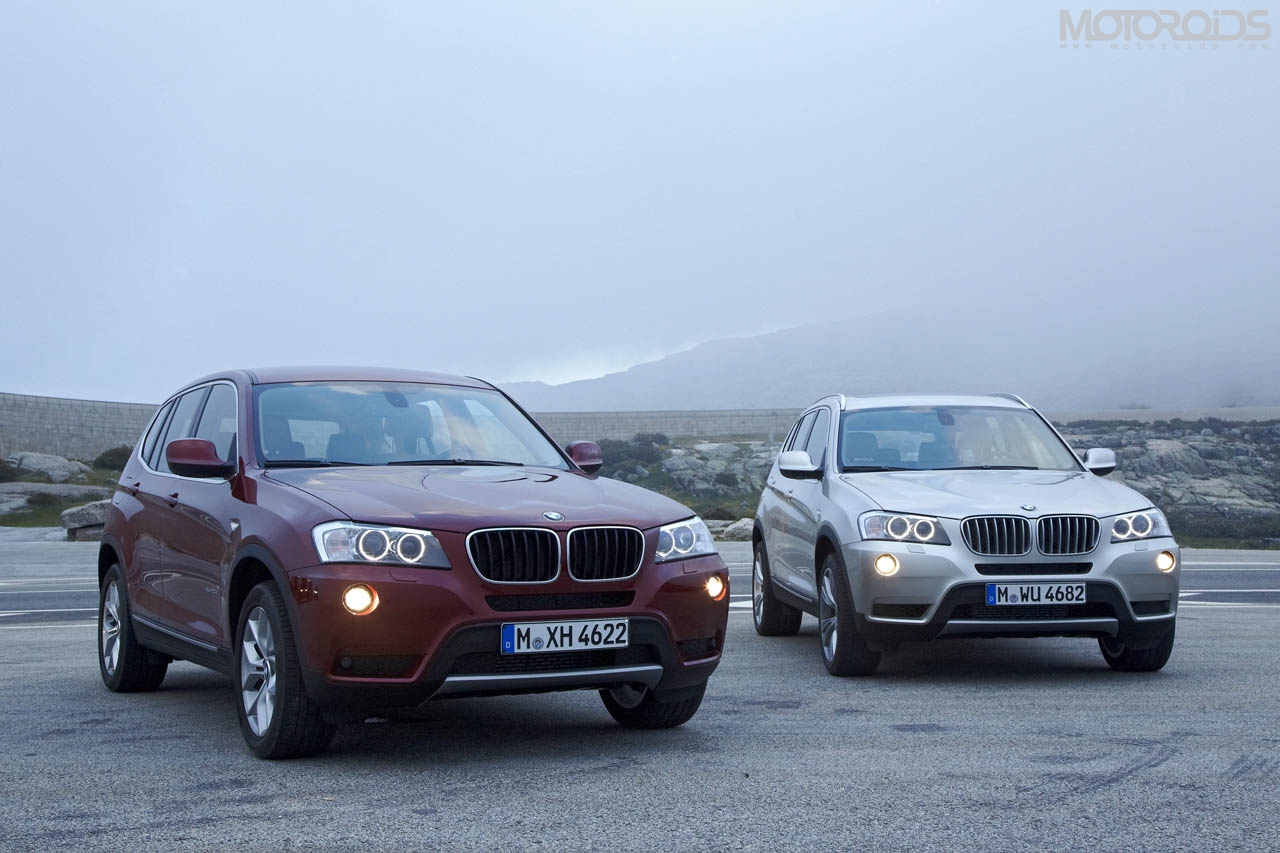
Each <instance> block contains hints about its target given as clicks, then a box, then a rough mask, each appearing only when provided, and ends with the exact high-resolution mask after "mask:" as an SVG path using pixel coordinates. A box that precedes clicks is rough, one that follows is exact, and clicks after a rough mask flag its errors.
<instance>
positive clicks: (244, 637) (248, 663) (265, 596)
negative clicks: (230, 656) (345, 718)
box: [235, 581, 337, 758]
mask: <svg viewBox="0 0 1280 853" xmlns="http://www.w3.org/2000/svg"><path fill="white" fill-rule="evenodd" d="M235 652H236V654H235V688H236V710H237V711H238V712H239V717H240V730H241V731H242V732H243V733H244V740H245V743H246V744H248V746H249V749H251V750H252V751H253V753H254V755H257V756H258V757H259V758H302V757H304V756H308V755H318V754H319V753H321V752H324V751H325V749H327V748H328V746H329V741H331V740H333V735H334V733H335V732H336V731H337V726H335V725H333V724H332V723H328V722H326V721H325V719H324V717H323V716H321V714H320V709H319V708H317V707H316V705H315V703H313V702H312V701H311V698H310V697H309V696H307V691H306V689H305V688H304V687H303V684H302V668H301V665H300V664H299V661H298V651H297V646H296V645H295V643H294V638H293V625H292V624H291V623H290V622H289V612H288V610H286V609H285V605H284V600H283V599H282V598H281V597H280V591H279V590H278V589H276V585H275V584H274V583H272V582H271V581H263V582H262V583H260V584H258V585H257V586H255V587H254V588H253V589H251V590H249V595H248V596H247V597H246V598H245V600H244V604H243V605H242V606H241V608H240V619H239V621H238V625H237V627H236V645H235Z"/></svg>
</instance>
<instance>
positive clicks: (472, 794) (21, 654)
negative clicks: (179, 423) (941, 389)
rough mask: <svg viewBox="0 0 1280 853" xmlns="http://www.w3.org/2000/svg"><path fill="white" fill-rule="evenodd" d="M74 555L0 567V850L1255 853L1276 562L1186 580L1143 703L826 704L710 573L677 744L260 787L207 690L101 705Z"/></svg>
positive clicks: (952, 681)
mask: <svg viewBox="0 0 1280 853" xmlns="http://www.w3.org/2000/svg"><path fill="white" fill-rule="evenodd" d="M94 548H95V546H94V545H92V544H79V543H30V544H14V543H7V544H5V543H0V614H3V615H0V707H2V708H3V712H4V713H3V721H4V724H3V726H0V756H3V760H0V822H2V825H3V826H4V830H3V832H0V848H3V849H32V848H39V849H47V848H54V847H66V848H76V849H95V848H108V847H120V846H124V845H128V846H129V847H131V848H139V849H173V848H191V847H226V846H230V847H233V848H239V847H249V846H254V847H258V848H268V847H288V846H317V847H325V848H329V847H346V848H368V847H374V848H406V847H421V848H444V849H456V848H494V847H510V848H530V849H563V848H584V847H595V848H606V847H608V848H616V849H672V850H688V849H695V848H705V849H727V848H735V849H739V848H747V849H760V850H775V849H791V848H801V847H804V848H813V847H817V846H819V845H824V846H827V847H830V848H837V849H875V850H884V849H951V848H961V847H963V848H966V849H982V850H1022V849H1052V850H1068V849H1090V850H1120V849H1132V848H1138V849H1150V850H1164V849H1185V850H1227V849H1248V850H1259V849H1280V797H1278V796H1277V793H1276V792H1277V790H1280V554H1278V553H1276V552H1205V551H1201V552H1192V551H1188V552H1184V556H1185V558H1186V562H1185V568H1186V572H1185V574H1184V588H1185V590H1186V592H1188V593H1190V594H1188V595H1186V596H1184V598H1183V607H1182V609H1181V611H1180V614H1179V619H1178V642H1177V646H1176V647H1175V649H1174V653H1173V658H1172V660H1171V661H1170V663H1169V665H1168V666H1167V667H1166V668H1165V669H1164V671H1162V672H1160V673H1154V674H1149V675H1124V674H1118V673H1113V672H1111V671H1110V670H1108V669H1107V667H1106V665H1105V664H1104V663H1103V661H1102V658H1101V655H1100V654H1099V653H1098V651H1097V646H1096V644H1095V643H1093V642H1092V641H1088V640H1068V639H1052V640H988V641H965V640H952V641H947V642H940V643H935V644H931V645H923V646H914V647H908V648H905V649H903V650H902V651H901V652H899V653H897V654H895V655H892V656H890V657H888V658H886V661H885V664H884V666H883V668H882V674H881V675H880V676H878V677H876V678H875V679H872V680H841V679H834V678H831V677H829V676H828V675H827V674H826V672H825V670H824V669H823V668H822V664H821V661H820V659H819V655H818V641H817V636H816V634H817V630H816V623H815V622H814V621H813V620H812V619H807V620H806V623H805V626H804V628H803V629H802V631H801V634H800V635H799V636H797V637H794V638H786V639H778V638H773V639H767V638H762V637H758V636H756V635H755V633H754V631H753V630H752V629H751V619H750V615H749V613H750V611H749V606H748V605H747V601H746V599H747V598H748V597H749V577H748V571H749V566H748V561H749V554H748V547H747V546H745V545H736V544H726V545H725V546H724V549H723V551H724V555H725V557H726V559H727V560H728V562H729V563H730V565H731V567H732V570H733V576H734V584H735V586H734V598H735V599H736V600H737V602H738V604H740V606H738V607H736V608H735V611H734V615H733V616H732V617H731V620H730V629H729V640H728V652H727V655H726V658H725V661H724V663H723V664H722V665H721V667H720V670H719V671H718V672H717V673H716V675H715V676H714V677H713V679H712V682H711V687H710V689H709V691H708V694H707V699H706V701H705V703H704V704H703V707H702V710H701V711H700V712H699V714H698V716H697V717H695V718H694V719H693V720H692V721H691V722H690V723H689V724H687V725H686V726H684V727H683V728H681V729H677V730H673V731H666V732H628V731H625V730H623V729H620V728H618V727H617V726H615V725H614V724H613V722H612V721H611V720H610V718H609V717H608V715H607V714H606V713H605V711H604V709H603V707H602V706H601V705H600V703H599V701H598V700H597V699H596V697H595V696H593V695H592V694H589V693H568V694H558V695H549V696H535V697H504V698H498V699H487V700H456V701H452V702H440V703H436V704H435V705H432V706H429V710H427V711H426V712H424V714H423V715H422V716H421V718H420V719H415V720H412V721H395V722H369V723H365V724H362V725H353V726H348V727H345V728H344V729H343V730H342V731H341V732H340V733H339V735H338V738H337V739H336V741H335V742H334V745H333V748H332V750H331V751H330V752H329V753H328V754H326V755H325V756H322V757H320V758H317V759H310V760H306V761H297V762H285V763H269V762H262V761H259V760H257V759H255V758H253V757H252V756H251V755H249V753H248V752H246V751H245V749H244V748H243V746H242V742H241V737H240V732H239V729H238V726H237V724H236V721H235V711H234V706H233V705H232V701H233V700H232V693H231V688H230V682H229V681H228V680H227V679H225V678H222V677H220V676H218V675H215V674H213V673H210V672H207V671H204V670H201V669H198V668H196V667H193V666H190V665H188V664H177V665H175V666H173V667H172V668H171V669H170V675H169V677H168V679H167V680H166V681H165V684H164V686H163V688H162V689H161V690H160V691H158V692H156V693H152V694H146V695H132V696H120V695H115V694H112V693H109V692H107V691H106V690H105V689H104V688H103V687H102V685H101V683H100V681H99V678H98V672H97V665H96V662H95V660H94V630H93V628H92V626H91V620H92V618H93V616H94V607H95V604H96V593H95V592H94V590H93V582H92V577H93V568H92V567H93V554H94Z"/></svg>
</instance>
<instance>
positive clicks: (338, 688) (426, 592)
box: [289, 555, 729, 714]
mask: <svg viewBox="0 0 1280 853" xmlns="http://www.w3.org/2000/svg"><path fill="white" fill-rule="evenodd" d="M712 575H719V576H720V577H721V578H722V579H724V580H725V582H726V583H727V582H728V577H729V575H728V571H727V569H726V568H725V565H724V562H723V561H722V560H721V559H720V557H719V556H717V555H710V556H706V557H698V558H694V559H690V560H683V561H679V562H675V563H666V564H660V565H654V564H648V563H647V564H646V565H645V566H644V567H643V568H642V570H641V571H640V573H639V574H638V575H636V576H635V577H633V578H630V579H627V580H622V581H616V582H591V583H584V582H578V581H573V580H572V579H571V578H569V577H567V575H566V574H565V573H562V574H561V577H560V578H559V579H557V580H556V581H554V582H552V583H549V584H529V585H497V584H491V583H488V582H486V581H484V580H483V579H481V578H479V577H478V576H477V575H476V574H475V573H474V572H473V571H471V569H470V567H469V566H467V567H464V568H463V569H458V568H455V569H453V570H433V569H417V568H401V567H389V566H381V565H360V564H341V563H331V564H324V565H319V566H313V567H309V568H306V569H300V570H297V571H294V572H290V573H289V579H290V589H291V592H292V597H293V601H294V604H295V608H294V610H295V612H296V614H297V615H296V621H297V629H296V631H295V637H296V642H297V644H298V651H299V655H300V657H301V658H302V674H303V679H304V682H305V684H306V687H307V693H308V695H310V696H311V697H312V699H314V700H315V701H316V702H317V703H319V704H320V705H321V706H322V707H323V708H325V709H326V710H328V711H331V712H348V713H352V714H358V713H362V712H366V711H371V710H377V709H390V708H409V707H416V706H418V705H421V704H422V703H424V702H426V701H428V700H431V699H435V698H444V697H453V696H483V695H494V694H510V693H534V692H546V691H554V690H579V689H594V688H605V687H613V686H618V685H620V684H634V683H639V684H644V685H646V686H647V687H650V688H651V689H653V690H654V691H655V692H656V693H658V694H659V695H662V696H666V697H673V698H674V697H677V696H679V695H680V694H681V692H683V691H691V690H693V689H696V688H697V687H698V686H699V685H701V684H702V683H703V682H705V681H706V680H707V678H708V677H710V675H711V673H712V672H713V671H714V670H715V668H716V667H717V666H718V665H719V662H720V655H721V651H722V649H723V647H724V636H725V626H726V624H727V622H728V610H729V596H728V594H727V591H726V594H725V595H724V596H723V597H722V598H721V600H720V601H713V600H712V599H711V598H710V596H709V595H708V594H707V591H706V582H707V580H708V579H709V578H710V577H711V576H712ZM353 583H365V584H368V585H370V586H372V587H373V588H374V589H375V590H376V591H377V593H378V599H379V603H378V606H377V609H375V610H374V611H373V612H372V613H370V614H368V615H365V616H354V615H352V614H350V613H348V612H347V611H346V610H345V609H344V608H343V607H342V604H341V595H342V593H343V591H344V590H345V589H346V588H347V587H349V586H350V585H351V584H353ZM620 618H626V619H629V620H630V639H629V644H628V646H627V647H625V648H621V649H598V650H585V651H572V652H555V653H550V652H548V653H542V654H520V655H502V654H500V652H499V649H500V632H501V626H502V624H503V623H506V622H517V623H518V622H549V621H561V620H564V621H568V620H584V619H602V620H603V619H620Z"/></svg>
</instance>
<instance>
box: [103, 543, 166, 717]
mask: <svg viewBox="0 0 1280 853" xmlns="http://www.w3.org/2000/svg"><path fill="white" fill-rule="evenodd" d="M168 669H169V659H168V658H167V657H164V656H163V655H159V654H157V653H155V652H149V651H147V650H146V649H144V648H143V647H142V646H140V645H138V641H137V639H136V638H135V637H134V636H133V618H132V617H131V616H130V615H129V595H128V593H127V591H126V590H125V586H124V573H123V572H121V571H120V567H119V566H118V565H115V566H112V567H111V568H109V569H107V573H106V575H104V576H103V578H102V589H101V590H100V591H99V595H98V671H99V672H100V673H101V674H102V683H103V684H105V685H107V689H108V690H112V691H114V692H116V693H135V692H143V691H148V690H155V689H156V688H157V687H159V686H160V682H162V681H164V675H165V673H166V672H167V671H168Z"/></svg>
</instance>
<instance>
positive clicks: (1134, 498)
mask: <svg viewBox="0 0 1280 853" xmlns="http://www.w3.org/2000/svg"><path fill="white" fill-rule="evenodd" d="M840 479H841V480H843V481H844V482H846V483H848V484H849V485H851V486H853V487H854V488H856V489H858V490H859V491H860V492H862V493H863V494H865V495H866V496H867V497H868V498H870V499H871V500H872V501H873V502H874V503H876V504H879V505H880V507H881V508H882V509H887V510H893V511H895V512H912V513H919V514H921V515H932V516H939V517H943V518H964V517H966V516H970V515H990V514H998V515H1025V516H1031V517H1035V516H1040V515H1054V514H1057V513H1077V514H1081V515H1094V516H1098V517H1100V518H1101V517H1105V516H1108V515H1119V514H1120V513H1125V512H1132V511H1134V510H1138V509H1146V508H1147V507H1149V506H1151V501H1149V500H1147V499H1146V498H1144V497H1143V496H1142V495H1140V494H1138V493H1137V492H1135V491H1134V490H1133V489H1131V488H1129V487H1128V486H1123V485H1121V484H1120V483H1113V482H1111V481H1110V480H1106V479H1104V478H1102V477H1098V476H1096V475H1094V474H1089V473H1084V472H1075V471H884V472H868V473H864V474H842V475H841V476H840ZM1024 506H1029V507H1034V509H1024Z"/></svg>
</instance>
